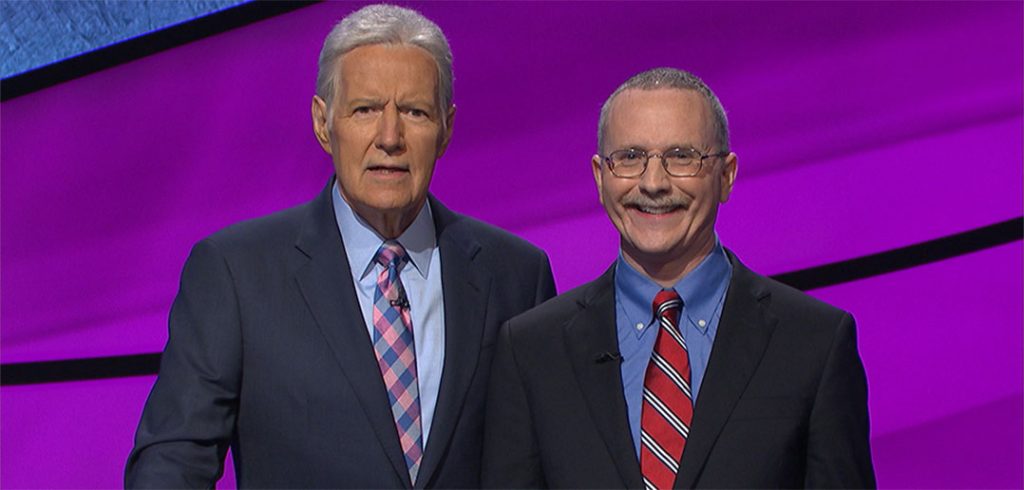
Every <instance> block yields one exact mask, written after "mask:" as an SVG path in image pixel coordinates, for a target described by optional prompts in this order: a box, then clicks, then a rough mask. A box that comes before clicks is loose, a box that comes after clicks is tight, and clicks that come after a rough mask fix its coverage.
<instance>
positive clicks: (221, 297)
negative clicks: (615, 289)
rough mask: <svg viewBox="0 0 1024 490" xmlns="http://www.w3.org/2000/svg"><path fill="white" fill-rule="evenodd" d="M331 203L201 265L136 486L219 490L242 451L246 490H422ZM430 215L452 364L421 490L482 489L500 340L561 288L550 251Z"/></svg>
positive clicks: (136, 463) (191, 275)
mask: <svg viewBox="0 0 1024 490" xmlns="http://www.w3.org/2000/svg"><path fill="white" fill-rule="evenodd" d="M332 189H333V182H331V183H329V184H328V185H327V187H326V188H325V189H324V191H323V192H322V193H321V194H320V195H319V196H318V197H317V198H316V199H314V200H313V201H311V202H309V203H307V204H305V205H302V206H298V207H296V208H292V209H289V210H286V211H283V212H280V213H277V214H273V215H270V216H267V217H264V218H260V219H256V220H253V221H248V222H243V223H240V224H237V225H234V226H231V227H229V228H227V229H225V230H223V231H221V232H218V233H216V234H214V235H213V236H211V237H209V238H207V239H205V240H203V241H201V242H200V243H199V244H197V245H196V246H195V248H194V249H193V250H192V254H191V255H190V257H189V259H188V262H187V263H186V264H185V268H184V271H183V273H182V280H181V289H180V291H179V293H178V296H177V298H176V299H175V301H174V306H173V307H172V309H171V315H170V337H169V339H168V342H167V347H166V350H165V351H164V354H163V358H162V359H161V364H160V375H159V377H158V379H157V382H156V385H155V386H154V388H153V391H152V393H151V394H150V397H149V400H148V401H147V402H146V408H145V411H144V412H143V414H142V421H141V422H140V424H139V429H138V432H137V434H136V440H135V448H134V449H133V450H132V453H131V455H130V456H129V459H128V464H127V468H126V472H125V485H126V486H128V487H209V486H211V485H213V483H214V482H215V481H216V480H217V479H218V478H219V477H220V475H221V473H222V471H223V463H222V461H223V458H224V454H225V452H226V451H227V450H228V447H229V445H230V447H231V448H232V454H233V456H234V463H235V470H236V475H237V481H238V484H239V485H240V486H242V487H262V488H267V487H271V488H284V487H304V488H324V487H357V488H377V487H384V488H401V487H407V488H408V487H410V486H411V484H410V481H409V473H408V471H407V469H406V466H405V461H404V459H403V456H402V451H401V446H400V443H399V440H398V435H397V432H396V430H395V423H394V421H393V419H392V416H391V411H390V403H389V402H388V397H387V393H386V392H385V388H384V382H383V381H382V379H381V375H380V371H379V369H378V367H377V360H376V357H375V355H374V350H373V346H372V345H371V341H370V337H369V335H368V334H367V328H366V325H365V322H364V321H363V316H362V315H361V314H360V312H359V302H358V300H357V299H356V292H355V286H354V285H353V283H352V276H351V274H350V272H349V264H348V260H347V258H346V255H345V250H344V247H343V245H342V240H341V235H340V234H339V232H338V227H337V225H336V221H335V217H334V211H333V206H332V203H331V195H330V193H331V192H332ZM430 204H431V206H432V211H433V215H434V221H435V223H434V224H435V227H436V230H437V243H438V246H439V248H440V256H441V277H442V279H441V282H442V285H443V290H444V308H445V335H446V337H445V358H444V367H443V371H442V379H441V385H440V391H439V394H438V400H437V407H436V409H435V415H434V423H433V426H432V429H431V432H430V438H429V440H428V443H427V446H426V448H425V452H424V456H423V460H422V463H421V467H420V473H419V477H418V479H417V483H416V487H419V488H423V487H443V488H453V487H478V486H479V485H480V479H479V474H480V453H481V445H482V441H481V438H482V432H483V408H484V401H485V397H486V386H487V381H488V377H489V371H490V365H491V358H492V356H493V351H494V349H493V346H494V341H495V337H496V335H497V331H498V327H499V326H500V325H501V323H502V322H504V321H506V320H507V319H509V318H511V317H512V316H514V315H516V314H518V313H520V312H522V311H525V310H526V309H528V308H530V307H532V306H534V305H536V304H538V303H540V302H541V301H543V300H545V299H547V298H549V297H551V296H553V295H554V292H555V290H554V281H553V278H552V275H551V269H550V266H549V263H548V259H547V256H546V255H545V254H544V253H543V252H542V251H540V250H539V249H537V248H536V247H533V246H532V245H529V244H528V243H526V242H525V241H523V240H521V239H519V238H517V237H515V236H513V235H511V234H509V233H506V232H504V231H501V230H498V229H497V228H494V227H491V226H489V225H486V224H483V223H481V222H478V221H476V220H473V219H470V218H467V217H465V216H461V215H458V214H455V213H453V212H451V211H449V210H448V209H447V208H445V207H444V206H443V205H441V203H440V202H438V201H437V200H436V199H434V198H433V197H432V196H431V198H430Z"/></svg>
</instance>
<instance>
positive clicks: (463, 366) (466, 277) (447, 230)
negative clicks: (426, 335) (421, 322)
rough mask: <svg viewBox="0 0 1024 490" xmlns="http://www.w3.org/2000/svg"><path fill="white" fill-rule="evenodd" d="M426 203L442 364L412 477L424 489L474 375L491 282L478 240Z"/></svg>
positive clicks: (432, 201) (436, 204) (453, 218)
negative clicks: (435, 259) (433, 239)
mask: <svg viewBox="0 0 1024 490" xmlns="http://www.w3.org/2000/svg"><path fill="white" fill-rule="evenodd" d="M430 208H431V212H432V213H433V215H434V226H435V229H436V231H437V245H438V247H439V249H440V255H441V285H442V289H443V290H444V323H445V341H444V344H445V346H444V368H443V370H442V373H441V386H440V388H439V392H438V395H437V406H436V408H435V410H434V422H433V424H432V425H431V428H430V438H429V440H428V442H427V447H426V448H424V453H423V462H422V464H421V466H420V473H419V475H418V476H417V478H416V487H417V488H423V487H424V486H426V485H427V484H429V482H430V481H431V479H432V478H433V476H434V473H435V472H436V471H437V468H438V466H439V464H440V462H441V459H442V456H443V455H444V454H445V453H446V452H447V448H448V444H449V443H450V442H451V439H452V434H453V432H454V431H455V427H456V425H457V423H458V420H459V417H460V416H461V414H462V409H463V405H464V402H465V399H466V392H467V391H468V390H469V386H470V384H471V383H472V381H473V376H474V375H475V374H476V369H477V365H478V359H479V356H480V346H481V342H482V339H483V331H484V320H485V315H486V313H487V299H488V297H489V291H490V287H491V277H490V275H489V274H488V273H487V272H486V271H485V270H484V269H483V268H482V267H474V266H473V259H474V258H475V257H476V254H477V253H479V252H480V249H481V246H480V244H479V242H477V240H476V239H475V238H474V237H473V236H472V235H471V234H470V233H468V232H467V230H465V229H463V228H460V227H459V224H458V221H459V219H460V218H459V217H458V216H457V215H456V214H455V213H453V212H451V211H449V210H448V209H447V208H445V207H444V205H442V204H441V203H440V202H438V201H437V200H436V199H434V198H433V196H431V198H430Z"/></svg>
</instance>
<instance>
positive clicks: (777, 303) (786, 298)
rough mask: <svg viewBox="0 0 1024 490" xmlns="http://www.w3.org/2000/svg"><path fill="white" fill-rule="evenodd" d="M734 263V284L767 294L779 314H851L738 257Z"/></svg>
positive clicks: (818, 316) (826, 316) (808, 316)
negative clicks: (766, 273) (757, 268)
mask: <svg viewBox="0 0 1024 490" xmlns="http://www.w3.org/2000/svg"><path fill="white" fill-rule="evenodd" d="M734 257H735V256H734ZM733 267H734V272H733V277H734V284H745V285H747V286H748V287H750V288H751V290H752V291H754V293H755V295H757V296H759V297H763V298H767V299H768V301H769V302H768V305H769V308H771V310H772V311H773V312H774V313H775V314H776V315H780V316H785V317H795V318H802V319H808V320H809V319H819V320H824V319H835V320H836V321H838V319H840V318H841V317H843V316H845V315H849V313H847V312H846V311H844V310H842V309H840V308H838V307H836V306H833V305H831V304H828V303H826V302H824V301H822V300H820V299H817V298H815V297H813V296H811V295H809V294H807V293H806V292H804V291H801V290H799V289H796V288H794V287H792V286H790V285H788V284H785V283H782V282H779V281H778V280H776V279H773V278H771V277H767V276H764V275H761V274H759V273H757V272H754V271H752V270H751V269H749V268H747V267H746V266H745V265H743V264H742V263H740V262H739V260H738V259H737V260H734V262H733Z"/></svg>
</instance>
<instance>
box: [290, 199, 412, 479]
mask: <svg viewBox="0 0 1024 490" xmlns="http://www.w3.org/2000/svg"><path fill="white" fill-rule="evenodd" d="M333 189H334V180H333V179H332V180H331V182H330V183H328V185H327V188H326V189H324V191H323V192H322V193H321V194H320V196H319V197H317V198H316V199H315V200H314V201H313V202H312V203H311V204H310V213H309V216H308V218H307V219H306V222H305V223H304V224H303V228H302V231H301V232H300V235H299V239H298V241H297V242H296V247H297V248H298V249H299V250H300V251H302V252H303V253H304V254H306V256H308V257H309V261H308V262H307V263H306V264H305V265H304V266H302V267H301V268H299V269H298V270H297V271H296V273H295V280H296V282H297V283H298V286H299V290H300V291H301V292H302V296H303V297H304V298H305V300H306V304H307V306H308V307H309V309H310V311H311V312H312V313H313V317H314V318H315V319H316V324H317V326H318V327H319V328H320V331H321V333H322V334H323V336H324V339H326V341H327V345H329V346H330V348H331V350H332V351H333V352H334V355H335V359H336V360H337V361H338V364H339V365H340V367H341V371H342V373H343V374H344V376H345V379H347V380H348V383H349V385H350V386H351V387H352V390H353V391H354V392H355V394H356V398H357V399H358V400H359V404H360V405H361V406H362V407H363V412H364V413H365V414H366V418H367V419H368V420H369V422H370V426H371V427H372V428H373V430H374V432H376V434H377V439H378V440H379V441H380V443H381V446H383V448H384V453H385V454H387V457H388V459H389V460H390V461H391V464H392V466H394V469H395V471H396V472H397V473H398V475H399V476H400V478H402V480H403V482H404V483H405V486H406V487H409V486H411V483H410V481H409V471H408V470H407V469H406V465H405V458H404V456H403V454H402V448H401V444H400V443H399V441H398V434H397V432H396V431H395V422H394V419H393V418H392V417H391V404H390V402H389V401H388V397H387V391H386V390H385V387H384V381H383V379H382V378H381V376H380V371H378V368H377V358H376V355H375V354H374V352H373V344H372V343H371V342H370V337H369V335H368V334H367V327H366V324H365V322H364V321H363V316H362V315H361V314H360V312H359V311H360V306H359V300H358V299H357V298H356V290H355V286H354V285H353V284H352V273H351V269H350V268H349V264H348V259H347V256H346V254H345V248H344V244H343V243H342V240H341V236H340V235H339V233H338V227H337V224H336V221H335V218H334V207H333V204H332V202H331V194H330V193H331V192H333Z"/></svg>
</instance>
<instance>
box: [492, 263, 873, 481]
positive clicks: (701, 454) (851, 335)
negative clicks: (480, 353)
mask: <svg viewBox="0 0 1024 490" xmlns="http://www.w3.org/2000/svg"><path fill="white" fill-rule="evenodd" d="M729 257H730V261H731V262H732V265H733V275H732V278H731V280H730V283H729V289H728V292H727V293H726V299H725V304H724V305H723V309H722V317H721V320H720V322H719V325H718V333H717V335H716V337H715V343H714V346H713V347H712V350H711V357H710V359H709V361H708V368H707V373H706V374H705V377H704V381H703V384H702V385H701V390H700V396H699V397H698V398H697V404H696V406H695V407H694V416H693V420H692V424H691V428H690V433H689V438H688V439H687V443H686V448H685V450H684V451H683V456H682V459H681V462H680V466H679V472H678V473H677V475H676V481H675V487H676V488H695V487H701V488H793V487H846V488H864V487H873V486H874V485H875V478H874V472H873V469H872V464H871V452H870V448H869V443H868V409H867V383H866V380H865V376H864V368H863V366H862V365H861V361H860V358H859V356H858V354H857V342H856V339H855V332H854V323H853V318H852V317H851V316H850V315H849V314H848V313H846V312H844V311H841V310H839V309H836V308H834V307H831V306H829V305H827V304H825V303H822V302H820V301H817V300H815V299H813V298H811V297H809V296H807V295H806V294H803V293H801V292H799V291H797V290H795V289H793V288H790V287H788V286H785V285H783V284H781V283H778V282H776V281H773V280H771V279H768V278H766V277H763V276H759V275H757V274H755V273H753V272H752V271H750V270H749V269H747V268H746V267H745V266H743V264H741V263H740V262H739V261H738V260H736V257H735V256H734V255H732V254H731V253H729ZM616 332H617V331H616V326H615V282H614V267H612V268H611V269H609V270H608V271H607V272H606V273H605V274H604V275H602V276H601V277H600V278H598V279H597V280H595V281H593V282H591V283H588V284H585V285H583V286H581V287H579V288H576V289H574V290H572V291H569V292H567V293H565V294H563V295H561V296H559V297H558V298H556V299H554V300H551V301H548V302H547V303H545V304H543V305H541V306H539V307H537V308H535V309H533V310H531V311H529V312H527V313H524V314H522V315H520V316H517V317H515V318H513V319H512V320H510V321H509V322H508V323H507V324H506V325H505V326H504V327H503V328H502V331H501V333H500V334H499V339H498V348H497V352H496V354H495V361H494V367H493V371H492V376H491V387H490V395H489V399H488V413H487V421H486V430H485V446H484V463H483V484H484V486H485V487H495V488H538V487H549V488H643V486H644V485H643V480H642V477H641V472H640V464H639V462H638V461H637V456H636V452H635V449H634V445H633V440H632V435H631V433H630V428H629V421H628V419H627V415H626V401H625V398H624V396H623V391H622V378H621V375H620V369H619V363H618V362H614V360H613V359H610V357H614V356H608V355H606V354H604V353H614V352H618V350H619V349H618V337H617V333H616Z"/></svg>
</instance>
